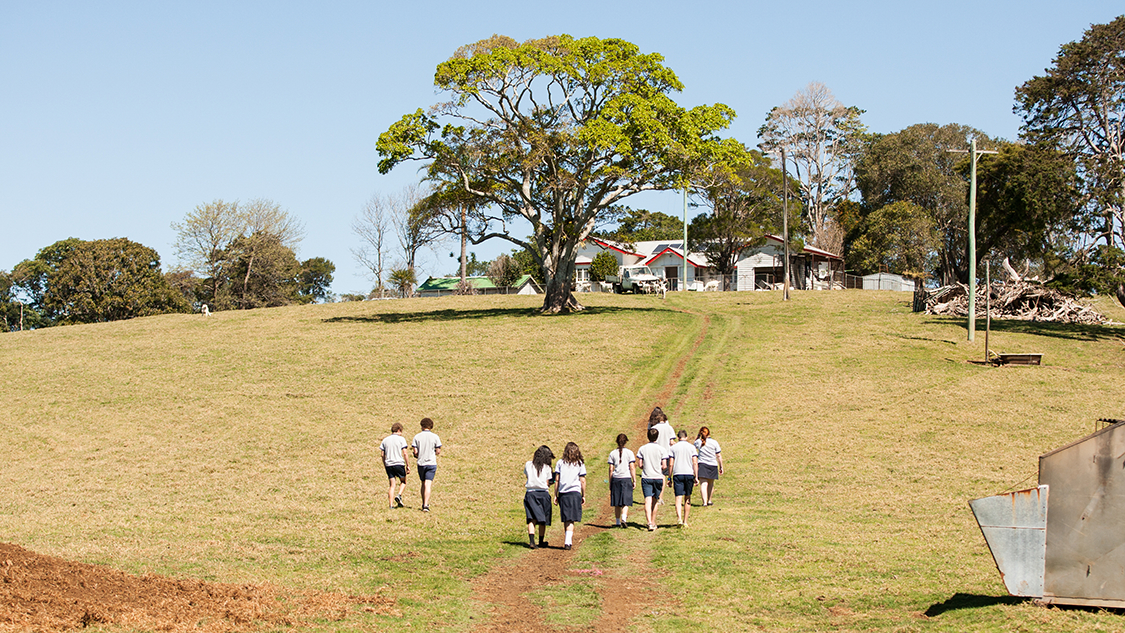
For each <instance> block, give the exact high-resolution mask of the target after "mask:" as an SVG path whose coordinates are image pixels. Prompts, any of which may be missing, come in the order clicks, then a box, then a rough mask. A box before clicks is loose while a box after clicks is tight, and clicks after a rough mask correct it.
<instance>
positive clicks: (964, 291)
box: [926, 280, 1109, 324]
mask: <svg viewBox="0 0 1125 633" xmlns="http://www.w3.org/2000/svg"><path fill="white" fill-rule="evenodd" d="M987 291H988V289H987V288H986V287H985V285H984V284H980V285H978V286H977V298H976V306H975V307H976V313H977V316H978V317H984V316H985V306H986V305H987V302H986V296H985V293H986V292H987ZM991 303H992V318H994V319H1015V320H1020V321H1046V322H1055V323H1083V324H1101V323H1107V322H1108V321H1109V320H1108V319H1107V318H1106V317H1104V316H1102V315H1101V314H1099V313H1098V312H1097V311H1096V310H1094V309H1093V308H1091V307H1089V306H1084V305H1082V304H1080V303H1079V302H1078V301H1077V300H1076V299H1074V298H1073V297H1070V296H1067V295H1065V294H1063V293H1061V292H1058V291H1057V290H1052V289H1051V288H1047V287H1045V286H1043V285H1042V284H1039V283H1035V282H1028V281H1022V280H1020V281H1009V282H997V281H994V282H992V297H991ZM926 314H944V315H951V316H968V314H969V288H968V286H966V285H965V284H954V285H952V286H943V287H941V288H937V289H936V290H931V291H929V292H927V293H926Z"/></svg>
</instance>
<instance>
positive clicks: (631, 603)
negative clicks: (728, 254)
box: [473, 317, 710, 633]
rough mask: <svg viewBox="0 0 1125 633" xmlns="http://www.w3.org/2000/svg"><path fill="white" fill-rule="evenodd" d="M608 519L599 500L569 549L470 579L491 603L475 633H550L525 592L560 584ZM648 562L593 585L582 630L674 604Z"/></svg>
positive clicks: (673, 379)
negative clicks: (591, 613)
mask: <svg viewBox="0 0 1125 633" xmlns="http://www.w3.org/2000/svg"><path fill="white" fill-rule="evenodd" d="M709 325H710V319H709V318H707V317H704V323H703V328H702V330H701V331H700V333H699V337H698V338H696V340H695V342H694V344H693V345H692V348H691V350H690V351H689V352H687V354H685V355H684V357H683V358H681V359H679V361H678V362H677V363H676V367H675V369H674V370H673V371H672V373H671V375H670V376H669V377H668V380H667V381H665V383H664V385H663V386H662V387H661V390H660V392H659V393H657V394H656V395H655V397H654V399H653V401H654V406H657V405H663V404H666V403H667V401H668V398H670V397H671V395H672V393H673V391H674V389H675V387H676V385H677V384H678V383H679V381H680V378H681V377H682V376H683V373H684V369H685V368H686V367H687V363H688V361H689V360H691V358H692V357H693V356H694V355H695V353H696V351H697V350H698V349H699V346H700V345H701V344H702V343H703V340H704V338H705V337H706V335H707V328H708V326H709ZM634 426H635V428H634V431H635V432H641V433H643V432H644V431H645V430H647V428H648V417H647V416H645V418H643V419H641V420H638V421H637V423H636V424H635V425H634ZM665 511H667V508H665ZM632 512H633V513H634V514H633V517H634V519H633V520H634V521H636V518H635V517H636V516H638V515H637V514H635V513H637V512H639V513H640V515H639V516H641V517H644V509H643V508H637V507H634V508H633V510H632ZM612 516H613V508H612V506H610V505H609V499H604V500H603V501H602V504H601V505H600V506H599V507H598V512H597V518H595V519H594V520H593V521H587V522H584V523H583V524H582V525H579V526H576V527H575V530H574V545H573V547H572V549H571V550H570V551H566V550H564V549H562V547H561V545H562V544H561V543H554V544H552V545H551V546H550V547H549V548H547V549H537V550H534V551H531V550H529V551H528V552H526V553H525V554H524V555H523V556H521V557H520V558H519V560H517V561H516V562H515V563H514V564H505V565H501V566H498V567H495V568H493V569H492V570H491V571H489V572H488V573H487V574H485V575H484V576H482V577H480V578H478V579H476V580H475V581H473V585H474V589H475V591H474V593H475V596H476V598H477V599H478V600H480V601H482V602H484V603H486V604H490V605H492V608H491V609H490V611H489V614H490V617H489V620H488V621H487V622H482V623H481V624H479V625H477V627H476V628H475V629H474V631H475V633H497V632H500V631H503V632H524V631H526V632H527V633H542V631H544V630H548V629H550V628H551V627H548V626H547V625H546V624H545V622H544V619H543V613H542V610H541V609H539V607H538V606H536V605H535V604H534V603H533V602H532V601H531V600H530V599H529V597H528V594H529V593H530V592H532V591H535V590H537V589H542V588H544V587H548V586H550V585H553V584H556V583H559V582H562V581H563V579H564V578H565V577H566V576H567V575H568V572H567V568H568V566H569V564H570V560H571V556H572V555H573V554H574V553H575V552H576V551H578V550H580V549H581V547H582V541H583V540H585V539H586V537H587V536H590V535H592V534H596V533H598V532H601V531H604V530H606V529H613V528H606V527H600V526H605V525H608V524H610V523H611V521H610V518H611V517H612ZM649 558H650V556H649V555H648V549H647V548H645V549H643V550H641V551H638V552H635V553H633V554H632V555H631V556H630V563H631V565H630V566H629V567H630V573H629V574H623V573H618V572H615V571H609V572H607V573H606V574H605V575H604V576H602V580H603V582H600V583H598V584H597V587H598V591H599V593H600V596H601V615H600V616H599V617H598V619H597V620H596V621H595V622H594V623H593V625H592V626H591V627H589V628H588V629H586V630H591V631H599V632H600V631H607V632H614V633H616V632H618V631H624V630H626V629H627V628H628V626H629V623H630V622H631V621H632V620H633V618H634V617H636V616H637V615H638V614H640V612H641V611H642V610H643V609H646V608H649V607H651V605H653V604H663V605H669V606H670V607H675V606H676V601H675V597H674V596H672V595H671V594H669V593H668V592H667V591H666V590H664V588H663V587H661V586H660V583H659V577H660V575H661V573H660V572H659V571H658V570H656V569H655V568H653V567H652V565H651V563H650V562H649Z"/></svg>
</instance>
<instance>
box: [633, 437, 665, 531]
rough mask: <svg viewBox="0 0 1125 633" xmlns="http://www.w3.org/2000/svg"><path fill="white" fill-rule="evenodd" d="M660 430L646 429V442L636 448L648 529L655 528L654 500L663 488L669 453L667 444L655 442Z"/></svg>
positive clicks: (658, 497) (658, 496)
mask: <svg viewBox="0 0 1125 633" xmlns="http://www.w3.org/2000/svg"><path fill="white" fill-rule="evenodd" d="M659 439H660V431H658V430H656V429H655V428H651V429H649V430H648V444H645V445H644V446H642V447H640V448H639V449H637V461H638V462H639V463H640V465H641V492H643V493H644V496H645V519H646V520H647V521H648V531H649V532H652V531H653V530H655V529H656V502H657V500H658V499H660V492H661V491H662V490H663V489H664V473H663V472H661V471H662V470H665V469H666V468H667V465H668V458H669V457H670V456H671V453H670V451H669V449H668V447H667V446H661V445H660V444H659V443H657V440H659Z"/></svg>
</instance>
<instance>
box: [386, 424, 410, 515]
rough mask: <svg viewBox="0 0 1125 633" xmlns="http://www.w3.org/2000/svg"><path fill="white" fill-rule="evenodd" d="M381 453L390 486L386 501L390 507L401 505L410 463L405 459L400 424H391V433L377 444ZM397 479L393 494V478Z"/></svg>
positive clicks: (404, 445) (403, 440)
mask: <svg viewBox="0 0 1125 633" xmlns="http://www.w3.org/2000/svg"><path fill="white" fill-rule="evenodd" d="M379 452H381V453H382V454H383V469H384V470H386V471H387V479H388V480H390V487H389V488H388V490H387V503H388V504H390V506H391V509H394V508H401V507H402V493H404V492H406V476H407V475H409V474H410V464H409V463H407V461H406V438H405V437H403V436H402V424H400V423H398V422H395V423H394V424H392V425H391V434H390V435H388V436H387V437H385V438H383V443H382V444H380V445H379ZM396 479H397V480H398V483H399V489H398V494H397V495H396V494H395V480H396Z"/></svg>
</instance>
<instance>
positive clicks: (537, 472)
mask: <svg viewBox="0 0 1125 633" xmlns="http://www.w3.org/2000/svg"><path fill="white" fill-rule="evenodd" d="M554 458H555V454H554V453H552V452H551V449H550V448H547V447H546V446H540V447H539V448H537V449H535V455H533V456H532V458H531V461H529V462H527V463H526V464H524V465H523V472H524V475H526V476H527V484H526V485H525V486H524V489H525V492H524V494H523V509H524V512H525V513H526V514H527V544H528V546H529V547H530V548H531V549H536V548H537V547H546V545H547V541H546V537H547V526H548V525H550V524H551V515H552V514H554V510H553V509H552V508H551V492H550V490H551V488H550V486H551V484H553V483H554V482H555V478H554V476H553V475H552V474H551V460H552V459H554ZM536 526H539V545H538V546H537V545H536V544H535V527H536Z"/></svg>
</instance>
